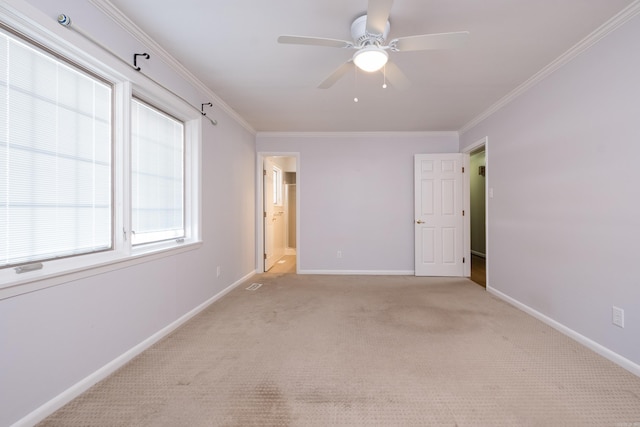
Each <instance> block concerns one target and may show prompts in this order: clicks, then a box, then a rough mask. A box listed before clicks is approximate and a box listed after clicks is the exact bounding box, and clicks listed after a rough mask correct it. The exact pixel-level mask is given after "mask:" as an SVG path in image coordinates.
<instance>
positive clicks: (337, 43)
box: [278, 36, 353, 48]
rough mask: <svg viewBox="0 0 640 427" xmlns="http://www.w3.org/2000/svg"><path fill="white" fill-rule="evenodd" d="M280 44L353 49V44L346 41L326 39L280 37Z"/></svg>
mask: <svg viewBox="0 0 640 427" xmlns="http://www.w3.org/2000/svg"><path fill="white" fill-rule="evenodd" d="M278 43H284V44H302V45H309V46H326V47H342V48H348V47H353V43H351V42H348V41H346V40H336V39H327V38H324V37H305V36H280V37H278Z"/></svg>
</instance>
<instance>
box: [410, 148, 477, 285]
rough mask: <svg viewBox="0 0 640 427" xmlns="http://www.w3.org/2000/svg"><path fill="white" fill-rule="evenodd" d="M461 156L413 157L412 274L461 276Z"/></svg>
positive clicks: (462, 243)
mask: <svg viewBox="0 0 640 427" xmlns="http://www.w3.org/2000/svg"><path fill="white" fill-rule="evenodd" d="M463 167H464V157H463V154H459V153H454V154H416V156H415V168H414V174H415V187H414V191H415V224H414V225H415V275H416V276H459V277H462V276H464V273H465V268H464V267H465V265H464V263H465V261H466V260H465V254H464V215H465V212H464V199H463Z"/></svg>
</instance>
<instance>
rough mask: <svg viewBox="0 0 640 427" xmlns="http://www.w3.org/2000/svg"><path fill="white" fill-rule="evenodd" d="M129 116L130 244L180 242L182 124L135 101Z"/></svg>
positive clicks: (181, 219)
mask: <svg viewBox="0 0 640 427" xmlns="http://www.w3.org/2000/svg"><path fill="white" fill-rule="evenodd" d="M131 112H132V113H131V114H132V120H131V133H132V137H131V180H132V188H131V199H132V200H131V204H132V211H131V216H132V218H131V222H132V230H133V234H132V243H133V244H134V245H137V244H143V243H151V242H158V241H163V240H169V239H177V238H182V237H184V236H185V226H184V141H185V140H184V123H182V122H180V121H179V120H176V119H175V118H173V117H171V116H169V115H167V114H165V113H163V112H161V111H160V110H158V109H155V108H153V107H151V106H149V105H147V104H145V103H143V102H141V101H139V100H137V99H133V100H132V107H131Z"/></svg>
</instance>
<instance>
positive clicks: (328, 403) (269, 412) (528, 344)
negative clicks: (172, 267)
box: [41, 274, 640, 427]
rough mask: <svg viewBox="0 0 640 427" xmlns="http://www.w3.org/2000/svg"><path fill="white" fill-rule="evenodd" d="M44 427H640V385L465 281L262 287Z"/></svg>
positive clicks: (239, 292)
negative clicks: (430, 426)
mask: <svg viewBox="0 0 640 427" xmlns="http://www.w3.org/2000/svg"><path fill="white" fill-rule="evenodd" d="M252 282H259V283H262V284H263V286H262V287H260V288H259V289H257V290H254V291H251V290H246V289H245V288H246V287H247V286H248V285H249V284H250V283H252ZM41 425H42V426H429V425H432V426H591V425H593V426H612V427H637V426H640V378H639V377H636V376H634V375H633V374H631V373H629V372H628V371H626V370H624V369H622V368H620V367H618V366H617V365H615V364H613V363H611V362H609V361H608V360H606V359H604V358H602V357H600V356H598V355H597V354H595V353H593V352H592V351H590V350H588V349H586V348H585V347H583V346H582V345H580V344H578V343H577V342H575V341H573V340H571V339H570V338H567V337H566V336H564V335H562V334H560V333H559V332H557V331H555V330H553V329H551V328H550V327H548V326H546V325H544V324H543V323H541V322H539V321H538V320H536V319H534V318H532V317H530V316H528V315H527V314H525V313H523V312H521V311H519V310H517V309H516V308H514V307H512V306H510V305H508V304H506V303H504V302H502V301H501V300H499V299H497V298H495V297H493V296H491V295H490V294H488V293H487V292H486V291H485V290H484V289H482V288H481V287H480V286H478V285H477V284H475V283H473V282H471V281H469V280H466V279H455V278H452V279H443V278H419V277H408V276H398V277H382V276H311V275H310V276H307V275H305V276H302V275H301V276H297V275H278V274H263V275H258V276H255V277H254V278H252V279H251V281H250V282H248V283H247V284H245V285H242V286H239V287H237V288H236V289H234V290H233V291H232V292H230V293H229V294H228V295H226V296H225V297H223V298H222V299H221V300H219V301H217V302H216V303H214V304H212V305H211V306H210V307H208V308H207V309H206V310H204V311H203V312H202V313H200V314H199V315H198V316H196V317H194V318H193V319H192V320H190V321H189V322H188V323H186V324H185V325H183V326H182V327H181V328H179V329H178V330H176V331H175V332H174V333H172V334H171V335H169V336H168V337H166V338H165V339H163V340H162V341H160V342H159V343H157V344H156V345H154V346H153V347H151V348H150V349H148V350H147V351H145V352H144V353H142V354H141V355H140V356H138V357H137V358H135V359H134V360H133V361H131V362H130V363H128V364H127V365H126V366H124V367H123V368H121V369H120V370H119V371H117V372H116V373H114V374H113V375H111V376H110V377H109V378H107V379H105V380H104V381H102V382H101V383H99V384H97V385H96V386H94V387H93V388H91V389H90V390H88V391H87V392H86V393H84V394H83V395H81V396H80V397H78V398H77V399H75V400H74V401H72V402H70V403H69V404H68V405H66V406H64V407H63V408H61V409H60V410H59V411H57V412H56V413H54V414H53V415H51V416H50V417H48V418H47V419H46V420H44V421H43V422H42V423H41Z"/></svg>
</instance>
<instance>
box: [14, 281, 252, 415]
mask: <svg viewBox="0 0 640 427" xmlns="http://www.w3.org/2000/svg"><path fill="white" fill-rule="evenodd" d="M253 275H254V273H253V272H251V273H249V274H247V275H246V276H244V277H243V278H241V279H240V280H238V281H236V282H235V283H233V284H231V285H229V286H228V287H226V288H225V289H223V290H222V291H220V292H218V293H217V294H215V295H214V296H213V297H211V298H209V299H208V300H207V301H205V302H203V303H202V304H200V305H199V306H197V307H196V308H194V309H193V310H191V311H190V312H188V313H186V314H184V315H183V316H181V317H180V318H178V319H177V320H176V321H174V322H172V323H171V324H169V325H167V326H165V327H164V328H162V329H161V330H159V331H158V332H156V333H155V334H153V335H151V336H150V337H149V338H147V339H145V340H144V341H142V342H141V343H139V344H138V345H136V346H134V347H132V348H131V349H129V350H128V351H126V352H125V353H123V354H122V355H120V356H118V357H116V358H115V359H113V360H112V361H111V362H109V363H107V364H106V365H104V366H103V367H102V368H100V369H98V370H97V371H95V372H94V373H92V374H90V375H89V376H87V377H85V378H84V379H82V380H80V381H79V382H77V383H76V384H74V385H72V386H71V387H69V388H68V389H66V390H65V391H64V392H62V393H60V394H59V395H58V396H56V397H54V398H53V399H51V400H49V401H48V402H47V403H45V404H44V405H42V406H40V407H39V408H37V409H36V410H34V411H32V412H31V413H29V414H28V415H27V416H25V417H23V418H22V419H20V420H18V421H17V422H16V423H15V424H13V426H12V427H22V426H25V427H26V426H32V425H35V424H37V423H39V422H40V421H42V420H44V419H45V418H46V417H48V416H49V415H51V414H53V413H54V412H55V411H57V410H58V409H60V408H62V407H63V406H64V405H66V404H67V403H69V402H71V401H72V400H73V399H75V398H76V397H78V396H80V395H81V394H82V393H84V392H85V391H87V390H88V389H89V388H91V387H93V386H94V385H95V384H97V383H98V382H100V381H102V380H103V379H105V378H106V377H108V376H109V375H111V374H112V373H114V372H115V371H117V370H118V369H120V368H121V367H122V366H124V365H126V364H127V363H128V362H130V361H131V360H133V358H135V357H136V356H138V355H139V354H141V353H142V352H143V351H145V350H147V349H148V348H149V347H151V346H152V345H154V344H155V343H157V342H158V341H160V340H161V339H162V338H164V337H166V336H167V335H169V334H170V333H171V332H173V331H174V330H176V329H177V328H178V327H180V326H181V325H183V324H184V323H186V322H187V321H189V320H190V319H192V318H193V317H194V316H196V315H197V314H198V313H200V312H201V311H202V310H204V309H206V308H207V307H208V306H210V305H211V304H213V303H214V302H216V301H218V300H219V299H220V298H222V297H223V296H225V295H226V294H228V293H229V292H231V291H232V290H233V289H235V288H236V287H237V286H239V285H240V284H242V283H243V282H245V281H247V280H248V279H249V278H251V277H252V276H253Z"/></svg>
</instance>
